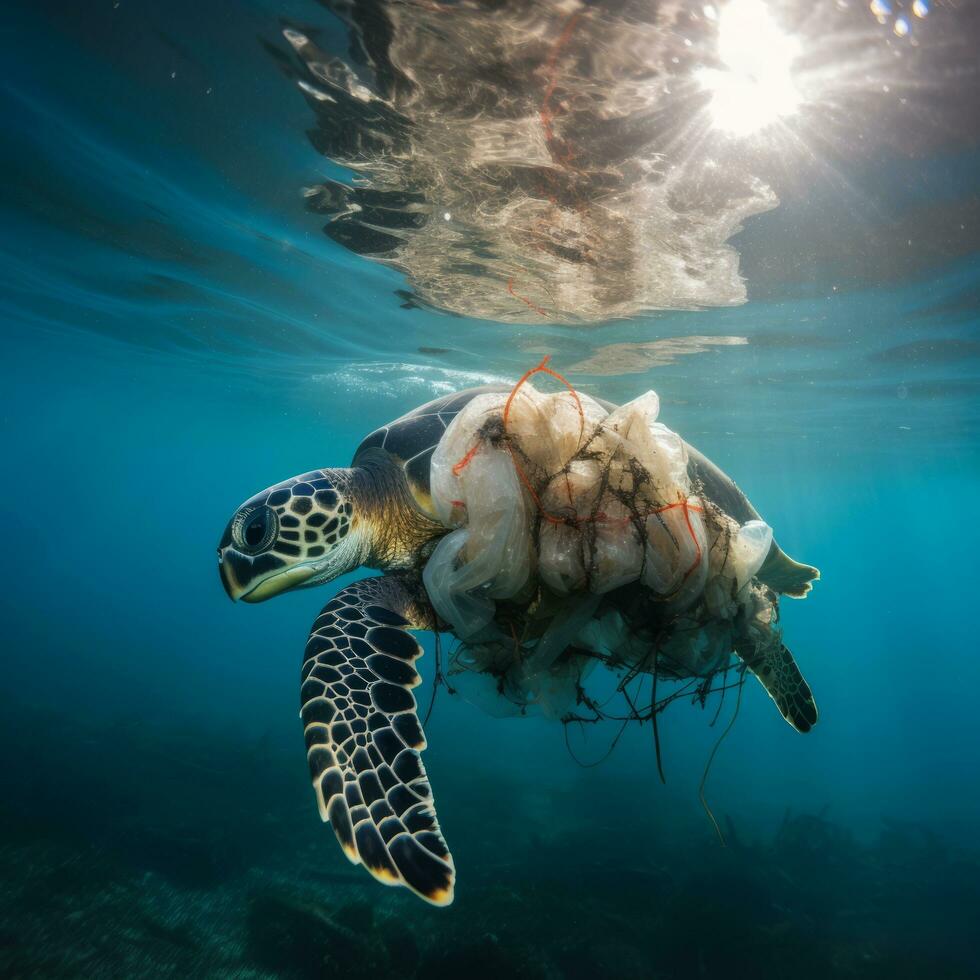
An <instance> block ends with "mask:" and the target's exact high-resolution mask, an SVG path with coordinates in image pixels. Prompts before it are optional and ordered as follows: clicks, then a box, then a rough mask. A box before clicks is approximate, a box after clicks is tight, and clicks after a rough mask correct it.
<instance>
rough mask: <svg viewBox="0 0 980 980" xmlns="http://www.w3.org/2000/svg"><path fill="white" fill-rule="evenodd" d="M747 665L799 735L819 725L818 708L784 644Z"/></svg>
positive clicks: (770, 646)
mask: <svg viewBox="0 0 980 980" xmlns="http://www.w3.org/2000/svg"><path fill="white" fill-rule="evenodd" d="M745 662H746V663H747V664H748V666H749V668H750V669H751V670H752V672H753V673H754V674H755V676H756V677H757V678H758V679H759V683H760V684H762V686H763V687H764V688H765V689H766V691H767V692H768V694H769V696H770V697H771V698H772V699H773V701H775V703H776V707H777V708H779V713H780V714H781V715H782V716H783V717H784V718H785V719H786V720H787V721H788V722H789V723H790V724H791V725H792V726H793V727H794V728H795V729H796V730H797V731H798V732H808V731H810V729H811V728H813V726H814V725H815V724H816V723H817V705H816V702H815V701H814V700H813V693H812V692H811V691H810V685H809V684H807V682H806V680H805V678H804V677H803V674H802V673H800V668H799V667H797V665H796V661H795V660H794V659H793V654H792V653H790V652H789V650H787V649H786V647H785V646H784V645H783V644H782V643H778V642H774V643H769V644H766V645H765V647H764V648H763V649H762V650H761V651H760V652H759V654H757V655H756V656H755V657H753V658H752V659H748V658H746V661H745Z"/></svg>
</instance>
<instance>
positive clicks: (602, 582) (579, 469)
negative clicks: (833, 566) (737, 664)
mask: <svg viewBox="0 0 980 980" xmlns="http://www.w3.org/2000/svg"><path fill="white" fill-rule="evenodd" d="M546 360H547V359H546ZM546 360H545V362H542V364H541V365H539V366H538V367H537V368H535V369H534V370H533V371H529V372H528V373H527V374H526V375H525V376H524V377H523V378H522V379H521V381H520V382H519V383H518V384H517V385H516V386H515V388H514V389H513V390H512V391H510V392H509V393H507V392H504V393H486V394H481V395H478V396H477V397H475V398H474V399H473V400H472V401H470V402H469V404H468V405H467V406H466V407H465V408H464V409H463V410H462V411H461V412H460V413H459V415H457V417H456V418H455V419H454V421H453V422H452V424H451V425H450V426H449V428H448V429H447V431H446V433H445V435H444V436H443V438H442V439H441V441H440V442H439V444H438V446H437V448H436V450H435V453H434V455H433V458H432V469H431V490H432V500H433V504H434V507H435V509H436V512H437V514H438V517H439V519H440V520H441V521H442V522H443V523H444V524H445V525H446V526H447V527H449V528H451V529H452V530H451V531H450V533H448V534H447V535H446V536H445V537H443V538H442V539H440V541H439V543H438V545H437V546H436V548H435V550H434V551H433V553H432V555H431V557H430V558H429V560H428V562H427V564H426V567H425V572H424V580H425V586H426V589H427V591H428V594H429V597H430V599H431V600H432V602H433V605H434V606H435V609H436V611H437V612H438V613H439V615H440V617H441V618H442V619H443V620H445V621H446V622H447V623H448V624H450V625H451V627H452V630H453V632H454V633H455V635H456V636H457V637H458V638H459V640H460V641H461V645H460V646H459V648H458V649H457V650H456V652H455V654H454V656H453V659H452V663H451V664H450V676H451V681H452V686H453V687H454V688H455V689H456V690H458V691H460V693H462V694H463V695H464V696H465V697H467V698H468V699H470V700H472V701H475V702H477V703H479V704H481V705H483V706H484V707H486V708H487V709H488V710H490V711H492V712H494V713H498V714H499V713H507V712H521V711H526V710H528V709H529V708H532V707H536V708H537V709H539V710H540V711H541V712H543V713H544V714H545V715H546V716H548V717H553V718H562V719H565V720H568V719H569V718H571V717H579V718H580V719H582V718H585V717H588V716H589V715H591V716H592V718H596V719H597V718H598V717H604V716H603V715H602V713H601V711H600V709H599V707H598V705H597V704H596V703H595V702H594V701H592V700H591V699H590V698H589V696H588V695H587V693H586V690H585V680H586V678H587V676H588V674H589V672H590V671H591V669H592V668H593V667H594V666H595V664H596V663H599V662H603V663H605V664H606V665H607V666H610V667H612V668H613V669H614V670H617V671H620V672H621V673H622V674H623V675H624V677H627V678H629V677H634V676H638V675H640V674H652V675H653V676H654V681H655V680H656V676H657V674H658V673H659V674H660V675H662V676H668V677H673V678H678V679H688V680H690V679H693V680H694V682H695V684H696V686H697V688H698V689H699V690H701V691H702V698H703V696H704V692H706V691H708V690H710V689H711V682H712V680H713V678H714V677H715V675H717V674H719V673H723V674H724V673H725V672H727V669H728V667H729V665H730V659H731V655H732V651H733V649H734V646H735V645H736V643H737V638H738V636H740V635H742V636H745V635H748V634H755V635H756V640H755V642H758V641H759V638H763V637H768V636H769V635H770V634H772V633H773V631H772V629H771V627H772V624H773V623H774V622H775V619H776V597H775V595H774V594H773V593H772V592H770V591H769V590H768V589H767V588H765V587H764V586H762V585H760V584H759V583H758V582H754V581H753V578H754V576H755V574H756V572H757V571H758V570H759V568H760V567H761V565H762V563H763V562H764V560H765V559H766V556H767V555H768V553H769V549H770V545H771V543H772V530H771V529H770V528H769V526H768V525H767V524H765V523H764V522H762V521H760V520H751V521H748V522H746V523H744V524H741V525H740V524H739V523H738V522H737V521H735V520H733V519H732V518H731V517H729V516H728V515H726V514H725V513H723V512H722V511H721V510H720V508H719V507H718V506H716V505H715V504H713V503H712V502H711V501H710V500H708V499H707V498H706V497H705V496H704V495H703V494H701V493H700V492H699V487H697V486H695V485H693V484H692V480H691V477H690V475H689V472H688V457H687V447H686V446H685V444H684V442H683V441H682V440H681V438H680V437H679V436H678V435H677V434H676V433H674V432H672V431H671V430H670V429H668V428H667V427H666V426H665V425H663V424H662V423H660V422H658V421H657V416H658V412H659V399H658V398H657V395H656V394H655V393H654V392H652V391H649V392H647V393H646V394H644V395H642V396H640V397H639V398H637V399H635V400H634V401H632V402H630V403H629V404H627V405H624V406H622V407H621V408H616V409H614V410H612V411H608V410H607V409H606V408H605V407H603V406H602V405H601V404H599V403H598V402H597V401H595V400H594V399H592V398H590V397H588V396H587V395H583V394H580V393H578V392H576V391H575V390H574V389H572V388H571V386H569V385H568V384H567V382H565V381H564V379H563V378H561V376H560V375H558V374H556V373H555V372H553V371H551V369H550V368H548V367H547V366H546ZM535 374H547V375H551V376H553V377H554V378H558V379H559V380H560V381H561V382H562V383H563V384H564V385H565V386H566V387H565V389H564V390H561V391H557V392H554V393H550V394H548V393H544V392H541V391H538V390H537V389H536V388H535V387H534V386H533V385H532V384H531V382H530V378H531V377H532V376H533V375H535ZM656 710H657V704H656V698H655V696H654V699H653V701H652V702H651V704H650V708H649V712H650V713H649V714H648V715H646V716H644V715H643V713H642V712H640V711H639V710H638V709H636V708H635V706H634V709H633V712H632V715H633V716H634V717H637V718H643V717H651V718H652V717H653V713H654V712H655V711H656ZM583 712H584V714H583ZM576 713H578V714H576ZM589 720H591V718H590V719H589Z"/></svg>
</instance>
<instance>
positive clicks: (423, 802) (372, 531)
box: [218, 386, 818, 905]
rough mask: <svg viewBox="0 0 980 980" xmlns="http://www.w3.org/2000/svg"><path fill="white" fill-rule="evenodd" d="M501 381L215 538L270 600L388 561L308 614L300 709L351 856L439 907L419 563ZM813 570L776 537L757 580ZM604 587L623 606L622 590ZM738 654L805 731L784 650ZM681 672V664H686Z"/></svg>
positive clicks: (793, 580)
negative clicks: (455, 458) (437, 494)
mask: <svg viewBox="0 0 980 980" xmlns="http://www.w3.org/2000/svg"><path fill="white" fill-rule="evenodd" d="M507 390H508V389H506V388H496V387H492V386H484V387H481V388H473V389H469V390H467V391H462V392H459V393H457V394H452V395H447V396H445V397H442V398H439V399H437V400H435V401H432V402H429V403H428V404H426V405H423V406H421V407H420V408H417V409H416V410H415V411H413V412H410V413H408V414H407V415H404V416H402V417H401V418H399V419H397V420H395V421H393V422H391V423H389V424H388V425H385V426H383V427H381V428H380V429H377V430H376V431H374V432H372V433H371V434H370V435H368V436H367V437H366V438H365V439H364V440H363V442H362V443H361V444H360V446H359V447H358V449H357V451H356V452H355V454H354V459H353V462H352V463H351V466H350V467H349V468H346V469H322V470H313V471H311V472H308V473H303V474H302V475H300V476H296V477H293V478H292V479H290V480H286V481H285V482H283V483H278V484H276V485H275V486H272V487H269V488H268V489H267V490H263V491H262V492H261V493H259V494H256V495H255V496H254V497H252V498H251V499H249V500H247V501H246V502H245V503H244V504H242V505H241V506H240V507H239V508H238V509H237V510H236V511H235V513H234V516H233V517H232V519H231V521H230V522H229V524H228V526H227V528H226V529H225V532H224V535H223V536H222V538H221V542H220V544H219V545H218V563H219V570H220V574H221V579H222V582H223V584H224V587H225V590H226V591H227V593H228V595H229V596H230V597H231V598H232V599H233V600H235V599H242V600H244V601H246V602H261V601H264V600H265V599H268V598H271V597H272V596H274V595H278V594H279V593H281V592H285V591H288V590H291V589H295V588H299V587H309V586H314V585H321V584H323V583H326V582H329V581H331V580H332V579H334V578H336V577H338V576H339V575H343V574H345V573H348V572H351V571H353V570H355V569H357V568H359V567H361V566H367V567H369V568H374V569H380V570H381V571H382V572H383V574H382V575H381V576H379V577H374V578H365V579H362V580H360V581H357V582H355V583H354V584H352V585H349V586H347V587H346V588H345V589H343V590H342V591H340V592H339V593H338V594H337V595H336V596H335V597H334V598H333V599H331V601H330V602H329V603H327V605H326V606H325V607H324V608H323V610H322V612H321V613H320V615H319V616H318V617H317V619H316V621H315V622H314V624H313V628H312V632H311V634H310V637H309V641H308V643H307V645H306V652H305V656H304V660H303V666H302V675H301V676H302V690H301V698H300V700H301V718H302V721H303V725H304V730H305V737H306V745H307V750H308V761H309V767H310V773H311V776H312V780H313V787H314V790H315V793H316V799H317V804H318V806H319V810H320V816H321V818H322V819H323V820H325V821H326V820H329V821H330V823H331V825H332V827H333V830H334V832H335V834H336V836H337V838H338V840H339V842H340V845H341V847H342V848H343V850H344V853H345V854H346V855H347V857H348V858H349V859H350V860H351V861H352V862H353V863H355V864H357V863H361V864H363V865H364V866H365V867H366V868H367V870H368V871H369V872H370V873H371V874H372V875H373V876H374V877H375V878H377V879H379V880H380V881H382V882H384V883H386V884H400V885H404V886H406V887H408V888H409V889H411V890H412V891H413V892H415V893H416V894H417V895H419V896H420V897H422V898H423V899H425V900H426V901H428V902H431V903H433V904H435V905H447V904H449V903H450V902H451V901H452V898H453V887H454V880H455V870H454V866H453V861H452V857H451V855H450V853H449V849H448V848H447V846H446V843H445V841H444V839H443V836H442V833H441V831H440V828H439V823H438V821H437V818H436V814H435V810H434V806H433V801H432V794H431V790H430V787H429V783H428V780H427V777H426V773H425V769H424V767H423V765H422V761H421V758H420V752H421V750H422V749H424V748H425V745H426V742H425V736H424V734H423V732H422V727H421V725H420V723H419V720H418V717H417V715H416V702H415V698H414V696H413V694H412V692H411V689H412V688H413V687H415V686H416V685H417V684H418V683H419V680H420V679H419V675H418V673H417V672H416V670H415V667H414V666H413V661H414V660H415V659H416V658H417V657H418V656H420V654H421V653H422V648H421V647H420V646H419V644H418V642H417V641H416V640H415V638H414V637H413V636H412V635H411V634H410V633H409V630H437V629H444V628H445V626H446V624H445V623H444V622H441V621H440V620H439V617H438V616H437V614H436V613H435V611H434V609H433V606H432V604H431V603H430V602H429V600H428V597H427V594H426V591H425V587H424V586H423V584H422V571H423V569H424V567H425V564H426V561H427V559H428V557H429V555H430V554H432V552H433V549H434V548H435V545H436V543H437V542H438V541H439V540H440V539H441V538H442V536H443V535H445V534H446V533H447V530H448V529H447V528H446V527H445V526H444V525H443V524H441V523H440V522H439V521H438V520H436V517H435V511H434V508H433V501H432V497H431V494H430V463H431V459H432V455H433V452H434V450H435V448H436V445H437V443H438V442H439V440H440V439H441V438H442V436H443V434H444V433H445V432H446V429H447V427H448V426H449V424H450V423H451V422H452V420H453V419H454V418H455V417H456V415H457V414H458V413H459V412H460V411H461V410H462V409H463V408H464V406H466V405H467V404H468V403H469V402H470V401H471V400H472V399H473V398H474V397H475V396H477V395H479V394H482V393H486V392H494V391H497V392H503V391H507ZM601 404H602V405H603V408H605V409H607V410H612V409H613V408H614V407H615V406H611V405H609V404H608V403H601ZM687 453H688V473H689V475H690V478H691V482H692V484H695V485H696V486H697V488H698V492H699V493H700V494H701V497H702V499H704V500H707V501H710V502H711V503H712V504H713V505H715V506H717V507H718V508H720V510H721V511H723V512H724V513H725V514H727V515H729V516H730V517H731V518H733V519H734V520H735V521H737V522H738V523H739V524H744V523H745V522H748V521H752V520H757V519H758V517H759V515H758V514H757V512H756V511H755V509H754V508H753V507H752V505H751V504H750V503H749V501H748V500H747V498H746V497H745V495H744V494H743V493H742V492H741V491H740V490H739V489H738V487H737V486H736V485H735V483H734V482H733V481H732V480H731V479H730V478H729V477H728V476H726V475H725V474H724V473H723V472H722V471H721V470H720V469H718V467H716V466H715V465H714V464H713V463H711V462H710V461H709V460H708V459H706V458H705V457H704V456H703V455H701V454H700V453H699V452H697V450H695V449H693V448H692V447H690V446H687ZM817 576H818V572H817V570H816V569H815V568H812V567H810V566H808V565H801V564H799V563H797V562H795V561H793V560H792V559H790V558H789V557H788V556H787V555H786V554H785V553H784V552H783V551H782V550H781V549H780V548H779V546H778V545H777V544H776V543H775V541H773V543H772V546H771V548H770V550H769V552H768V555H767V557H766V559H765V562H764V563H763V565H762V566H761V568H760V569H759V571H758V572H757V574H756V580H757V582H758V583H761V584H760V585H759V587H760V588H765V589H767V590H769V594H770V595H772V596H773V599H775V594H776V593H782V594H787V595H791V596H796V597H802V596H803V595H805V594H806V593H807V592H808V591H809V589H810V582H811V581H812V580H813V579H815V578H816V577H817ZM606 598H607V600H608V601H609V602H612V603H615V601H616V593H612V594H610V596H608V597H606ZM541 605H542V604H541V603H540V602H539V603H538V607H540V606H541ZM737 653H738V655H739V656H740V657H741V658H742V660H743V661H744V662H745V664H746V666H747V667H748V668H749V669H750V670H751V671H752V672H753V673H754V674H755V676H756V677H757V678H758V679H759V681H760V682H761V683H762V685H763V686H764V687H765V688H766V690H767V691H768V693H769V694H770V696H771V697H772V698H773V700H774V701H775V703H776V705H777V707H778V708H779V710H780V712H781V713H782V715H783V717H784V718H786V720H787V721H788V722H789V723H790V724H791V725H793V727H795V728H796V729H797V730H799V731H808V730H809V729H810V727H811V726H812V725H813V724H814V723H815V721H816V718H817V712H816V707H815V705H814V702H813V698H812V695H811V693H810V689H809V687H808V686H807V684H806V681H805V680H804V679H803V677H802V675H801V674H800V671H799V669H798V668H797V666H796V663H795V661H794V660H793V657H792V655H791V654H790V653H789V651H788V650H787V649H786V648H785V646H783V645H782V643H781V642H776V643H774V644H767V645H766V646H765V648H761V647H760V648H759V649H756V648H755V647H753V646H752V645H751V644H746V643H743V645H742V646H740V647H737ZM673 672H674V675H675V676H683V675H684V669H683V666H682V667H680V668H678V667H677V666H676V665H674V669H673Z"/></svg>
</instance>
